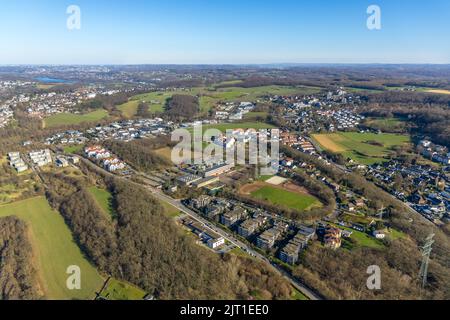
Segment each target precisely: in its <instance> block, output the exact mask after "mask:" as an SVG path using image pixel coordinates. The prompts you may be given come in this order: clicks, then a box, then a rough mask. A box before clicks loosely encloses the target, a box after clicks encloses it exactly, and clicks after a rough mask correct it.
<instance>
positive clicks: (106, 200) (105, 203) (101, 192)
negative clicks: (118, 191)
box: [88, 187, 115, 218]
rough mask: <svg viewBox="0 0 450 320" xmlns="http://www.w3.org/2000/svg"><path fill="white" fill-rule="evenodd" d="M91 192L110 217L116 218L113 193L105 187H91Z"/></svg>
mask: <svg viewBox="0 0 450 320" xmlns="http://www.w3.org/2000/svg"><path fill="white" fill-rule="evenodd" d="M88 191H89V193H90V194H91V195H92V196H93V197H94V199H95V201H96V202H97V204H98V205H99V207H100V208H101V209H102V210H103V212H104V213H105V214H106V215H108V217H109V218H114V217H115V213H114V208H113V206H112V199H113V197H112V195H111V193H109V192H108V191H107V190H105V189H100V188H98V187H90V188H89V189H88Z"/></svg>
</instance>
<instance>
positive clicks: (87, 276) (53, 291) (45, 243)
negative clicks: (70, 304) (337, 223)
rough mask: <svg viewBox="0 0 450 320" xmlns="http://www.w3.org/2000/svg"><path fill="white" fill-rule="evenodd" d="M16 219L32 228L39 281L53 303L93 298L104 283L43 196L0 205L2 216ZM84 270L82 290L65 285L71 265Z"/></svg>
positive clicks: (60, 218) (59, 216)
mask: <svg viewBox="0 0 450 320" xmlns="http://www.w3.org/2000/svg"><path fill="white" fill-rule="evenodd" d="M5 216H17V217H18V218H19V219H22V220H23V221H25V222H26V223H27V224H28V225H29V226H30V227H31V228H30V229H31V240H32V245H33V250H34V254H35V258H36V261H35V263H36V266H37V269H38V277H39V280H40V281H39V282H40V284H41V287H42V289H43V290H44V292H45V296H46V298H47V299H50V300H70V299H93V298H94V297H95V292H96V291H98V290H100V288H101V286H102V284H103V280H102V278H101V276H100V275H99V273H98V272H97V270H96V269H95V268H94V267H93V266H92V265H91V264H90V263H89V262H88V261H87V260H86V259H85V258H84V256H83V253H82V252H81V250H80V249H79V247H78V246H77V245H76V244H75V242H74V239H73V237H72V234H71V232H70V230H69V228H68V227H67V225H66V224H65V222H64V219H63V218H62V216H61V215H60V214H59V213H58V212H56V211H54V210H52V208H51V207H50V206H49V204H48V203H47V200H46V199H45V198H44V197H36V198H32V199H28V200H24V201H19V202H15V203H12V204H9V205H5V206H0V217H5ZM73 265H76V266H79V267H80V269H81V290H69V289H67V286H66V281H67V278H68V276H69V275H68V274H66V270H67V268H68V267H69V266H73Z"/></svg>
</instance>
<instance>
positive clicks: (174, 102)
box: [164, 94, 200, 121]
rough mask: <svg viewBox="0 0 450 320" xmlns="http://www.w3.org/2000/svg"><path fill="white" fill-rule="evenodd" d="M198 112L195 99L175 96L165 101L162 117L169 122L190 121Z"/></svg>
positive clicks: (182, 95)
mask: <svg viewBox="0 0 450 320" xmlns="http://www.w3.org/2000/svg"><path fill="white" fill-rule="evenodd" d="M199 111H200V108H199V101H198V98H197V97H193V96H190V95H184V94H175V95H173V96H172V97H171V98H169V99H167V102H166V105H165V111H164V115H165V116H166V117H167V118H168V119H170V120H176V121H191V120H193V119H194V118H195V116H196V115H197V114H198V112H199Z"/></svg>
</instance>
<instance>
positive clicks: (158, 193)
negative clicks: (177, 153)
mask: <svg viewBox="0 0 450 320" xmlns="http://www.w3.org/2000/svg"><path fill="white" fill-rule="evenodd" d="M147 189H148V190H149V191H150V192H151V193H152V194H153V195H154V196H155V197H156V198H158V199H160V200H162V201H165V202H167V203H169V204H171V205H172V206H174V207H176V208H177V209H178V210H180V211H181V212H183V213H185V214H187V215H188V216H189V217H191V218H192V219H194V220H197V221H199V222H201V223H202V224H203V225H204V227H205V228H206V229H209V230H211V231H213V232H215V233H217V234H219V235H220V236H221V237H223V238H224V239H226V240H228V241H229V242H230V243H232V244H234V245H235V246H236V247H238V248H240V249H241V250H243V251H245V252H247V253H248V254H250V255H251V256H253V257H255V258H258V259H260V260H262V261H264V262H266V263H268V264H269V265H270V266H271V267H272V269H273V270H274V271H276V272H277V273H279V274H281V276H283V277H284V278H285V279H286V280H288V281H289V282H290V283H291V284H292V286H294V287H295V288H296V289H297V290H299V291H300V292H301V293H302V294H304V295H305V296H306V297H308V299H310V300H321V298H320V297H319V296H318V295H316V294H315V293H314V292H313V291H311V290H310V289H309V288H307V287H306V286H304V285H303V284H302V283H300V282H298V281H297V280H295V279H293V278H292V277H291V276H290V275H289V274H288V273H287V272H285V271H284V270H283V269H281V268H280V267H278V266H277V265H275V264H273V263H271V262H270V261H269V259H267V258H266V257H265V256H263V255H262V254H260V253H258V252H256V251H255V250H253V249H252V248H250V247H249V246H248V245H247V244H245V243H243V242H242V241H240V240H238V239H236V238H235V237H234V236H233V235H231V234H229V233H227V232H225V231H224V230H222V229H220V228H218V227H216V226H214V225H213V224H212V223H210V222H209V221H208V220H206V219H205V218H203V217H201V216H200V215H199V214H197V213H196V212H194V211H192V210H191V209H189V208H187V207H186V206H184V205H183V204H182V203H181V202H180V201H178V200H175V199H173V198H171V197H169V196H167V195H165V194H163V193H162V192H161V191H159V190H157V189H154V188H151V187H147Z"/></svg>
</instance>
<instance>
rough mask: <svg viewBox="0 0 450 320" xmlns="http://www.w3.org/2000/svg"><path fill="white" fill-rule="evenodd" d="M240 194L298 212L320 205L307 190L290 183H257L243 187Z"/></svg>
mask: <svg viewBox="0 0 450 320" xmlns="http://www.w3.org/2000/svg"><path fill="white" fill-rule="evenodd" d="M240 193H241V194H243V195H247V196H250V197H252V198H254V199H258V200H262V201H266V202H268V203H270V204H274V205H279V206H284V207H287V208H289V209H293V210H298V211H306V210H310V209H312V208H314V207H320V206H321V205H322V204H321V203H320V201H319V200H318V199H316V198H315V197H313V196H312V195H309V194H308V193H307V190H305V189H303V188H302V187H299V186H297V185H294V184H293V183H291V182H286V183H284V184H283V185H278V186H275V185H271V184H269V183H266V182H261V181H259V182H255V183H253V184H249V185H245V186H243V187H242V188H241V190H240Z"/></svg>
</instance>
